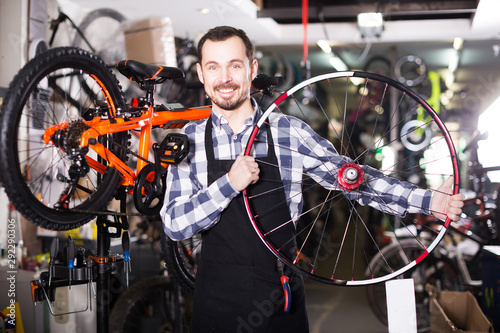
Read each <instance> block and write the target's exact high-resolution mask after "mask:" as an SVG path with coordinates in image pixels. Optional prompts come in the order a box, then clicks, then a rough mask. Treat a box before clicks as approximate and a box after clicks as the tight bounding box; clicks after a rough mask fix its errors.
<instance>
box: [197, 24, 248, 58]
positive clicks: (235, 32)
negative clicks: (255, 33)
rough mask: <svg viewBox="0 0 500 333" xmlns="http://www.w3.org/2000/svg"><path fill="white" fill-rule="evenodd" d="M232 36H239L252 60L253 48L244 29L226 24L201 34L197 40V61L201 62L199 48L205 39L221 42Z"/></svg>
mask: <svg viewBox="0 0 500 333" xmlns="http://www.w3.org/2000/svg"><path fill="white" fill-rule="evenodd" d="M234 36H236V37H239V38H241V40H242V41H243V43H244V44H245V48H246V54H247V57H248V59H249V60H250V61H252V60H253V54H254V49H253V44H252V42H251V41H250V38H248V36H247V34H246V33H245V31H243V30H241V29H236V28H233V27H230V26H227V25H223V26H218V27H215V28H212V29H210V30H209V31H208V32H207V33H206V34H205V35H203V37H201V39H200V41H199V42H198V61H199V62H200V63H201V49H202V48H203V45H204V44H205V42H206V41H207V40H211V41H213V42H222V41H225V40H227V39H229V38H231V37H234Z"/></svg>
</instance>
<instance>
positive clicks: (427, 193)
mask: <svg viewBox="0 0 500 333" xmlns="http://www.w3.org/2000/svg"><path fill="white" fill-rule="evenodd" d="M261 115H262V111H261V110H260V109H259V108H256V109H255V111H254V113H253V115H252V116H251V117H250V118H248V119H246V121H245V123H244V126H243V127H242V128H241V129H240V130H239V131H238V132H237V133H233V131H232V130H231V128H230V127H229V125H228V122H227V120H226V119H225V118H224V117H222V116H221V115H220V114H218V113H216V112H215V111H213V112H212V122H213V132H212V139H213V146H214V157H215V159H218V160H234V159H236V157H237V156H238V155H239V154H240V153H241V151H242V150H243V149H244V148H245V147H244V146H243V145H245V144H246V143H247V142H248V139H249V136H250V134H251V132H252V129H253V127H254V126H255V123H256V122H257V120H258V119H259V117H260V116H261ZM209 119H210V118H209ZM207 121H208V120H202V121H198V122H193V123H190V124H188V125H186V126H185V127H184V129H183V132H184V134H186V135H187V136H188V138H189V143H190V151H189V154H188V155H187V157H186V158H185V159H184V160H183V161H182V162H181V163H179V164H177V165H171V166H170V167H169V170H168V174H167V184H166V188H167V191H166V193H165V201H164V205H163V208H162V210H161V212H160V215H161V217H162V219H163V223H164V229H165V232H166V234H167V235H168V236H169V237H170V238H172V239H174V240H181V239H186V238H189V237H192V236H193V235H194V234H195V233H197V232H200V231H202V230H205V229H209V228H210V227H212V226H214V225H215V224H216V223H217V222H218V221H219V217H220V213H221V212H222V211H223V210H224V209H225V208H226V207H227V206H228V205H229V203H230V202H231V200H232V199H233V198H234V197H236V196H237V195H238V194H239V192H238V191H236V190H235V189H234V188H233V186H232V185H231V183H230V182H229V178H228V176H227V174H226V175H224V176H222V177H221V178H219V179H217V180H216V181H215V182H214V183H212V184H211V185H210V186H208V176H207V166H208V162H207V156H206V153H205V128H206V124H207ZM268 122H269V124H270V128H271V134H272V136H273V141H274V144H275V146H274V149H275V152H276V157H277V159H278V164H279V168H280V172H281V178H282V180H283V185H284V187H285V188H284V190H285V196H286V197H287V198H289V202H288V207H289V210H290V216H291V217H292V219H293V220H294V221H295V222H296V221H297V220H298V219H299V217H300V212H301V211H302V204H303V199H302V195H301V194H300V193H301V192H302V188H301V182H302V178H303V175H304V174H308V175H309V176H310V177H312V179H314V180H316V181H317V182H318V183H319V184H321V185H322V186H323V187H325V188H326V189H331V190H340V189H339V187H338V184H337V181H336V174H337V170H338V169H339V167H340V166H341V165H343V164H344V163H346V162H350V160H349V159H348V158H347V157H345V156H341V155H339V154H338V153H337V151H336V150H335V148H334V147H333V145H332V144H331V143H330V142H329V141H328V140H326V139H324V138H322V137H320V136H319V135H317V134H316V133H315V132H314V131H313V130H312V129H311V128H310V127H309V125H307V124H305V123H304V122H302V121H301V120H299V119H297V118H295V117H291V116H285V115H283V114H281V113H272V114H271V115H270V116H269V117H268ZM266 137H267V134H266V131H262V130H261V131H260V134H259V143H254V149H253V152H252V153H253V156H254V157H256V158H258V157H265V156H267V139H266ZM363 170H364V177H365V184H368V186H364V185H362V186H361V187H360V191H352V192H349V193H344V195H346V196H348V197H349V198H350V199H353V200H357V201H358V202H359V203H360V204H362V205H367V204H368V205H370V206H372V207H374V208H376V209H379V210H381V211H383V212H386V213H389V214H393V215H399V216H404V215H406V214H407V213H424V214H427V215H430V204H431V199H432V191H431V190H423V189H419V188H417V187H416V186H415V185H413V184H410V183H407V182H402V181H399V180H397V179H395V178H390V177H386V176H384V175H383V174H382V173H381V172H380V171H378V170H376V169H374V168H370V167H368V166H363Z"/></svg>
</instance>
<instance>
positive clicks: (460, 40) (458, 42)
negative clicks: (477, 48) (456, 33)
mask: <svg viewBox="0 0 500 333" xmlns="http://www.w3.org/2000/svg"><path fill="white" fill-rule="evenodd" d="M463 45H464V39H463V38H460V37H455V39H454V40H453V48H454V49H455V50H457V51H458V50H461V49H462V46H463Z"/></svg>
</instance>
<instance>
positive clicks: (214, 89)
mask: <svg viewBox="0 0 500 333" xmlns="http://www.w3.org/2000/svg"><path fill="white" fill-rule="evenodd" d="M253 52H254V50H253V45H252V43H251V41H250V40H249V38H248V37H247V35H246V34H245V32H244V31H242V30H239V29H235V28H232V27H227V26H220V27H216V28H213V29H211V30H209V31H208V32H207V34H205V35H204V36H203V37H202V39H201V40H200V42H199V44H198V58H199V64H198V65H197V69H198V76H199V78H200V81H201V82H202V83H203V84H204V87H205V92H206V93H207V95H208V96H209V97H210V99H211V100H212V102H213V107H212V115H211V117H210V118H209V119H206V120H203V121H199V122H194V123H190V124H188V125H187V126H186V127H185V128H184V129H183V131H184V133H185V134H186V135H187V136H188V138H189V142H190V151H189V154H188V155H187V156H186V158H185V159H184V160H183V161H182V162H181V163H179V164H177V165H172V166H171V167H170V168H169V170H168V174H167V183H166V193H165V203H164V206H163V208H162V211H161V213H160V214H161V216H162V219H163V222H164V230H165V233H166V234H167V235H168V236H169V237H170V238H172V239H174V240H182V239H186V238H189V237H192V236H193V235H194V234H195V233H199V232H200V233H201V234H202V239H203V244H202V250H201V251H202V252H201V262H200V264H199V267H198V270H197V272H196V284H195V295H194V309H193V318H192V323H191V332H192V333H196V332H217V333H221V332H273V333H278V332H299V333H302V332H308V331H309V327H308V326H309V324H308V319H307V313H306V308H305V295H304V284H303V281H302V278H301V277H300V276H298V275H296V274H294V272H292V271H290V270H288V267H285V269H284V271H283V272H284V274H285V275H287V276H288V277H289V279H290V289H291V294H292V297H291V300H292V301H291V304H290V305H291V306H290V310H289V311H288V312H285V311H284V305H285V296H284V293H283V288H282V285H281V282H280V277H281V273H282V272H281V271H280V270H279V269H278V266H279V265H278V263H277V260H276V258H275V257H274V255H273V254H272V253H271V252H270V251H269V250H267V248H266V247H265V246H264V245H263V244H262V242H261V240H260V238H259V237H258V236H257V234H256V232H255V231H254V230H253V227H252V225H251V223H250V221H249V218H248V215H247V213H246V210H245V205H244V201H243V195H242V191H243V190H244V189H245V188H247V187H248V186H250V185H251V186H252V188H253V190H254V191H255V193H272V196H271V195H269V197H266V200H262V201H261V202H260V203H259V205H256V207H255V211H254V213H255V214H256V215H258V216H259V223H260V224H262V225H265V226H269V225H273V223H274V222H275V221H293V222H294V223H295V222H296V221H297V219H298V216H300V210H301V207H302V196H301V181H302V175H303V173H307V174H308V175H313V176H314V175H315V176H316V177H321V175H322V172H321V170H320V168H314V167H312V166H311V165H312V164H313V163H319V162H318V161H316V162H314V161H311V159H312V157H311V156H312V155H313V154H309V153H308V149H310V146H308V145H305V144H301V142H302V141H304V142H309V143H310V142H314V145H313V146H316V145H318V146H321V147H324V148H325V152H327V153H328V154H329V156H328V160H329V161H332V163H335V162H334V161H336V160H338V159H339V154H338V153H337V151H336V150H335V148H334V147H333V145H332V144H331V142H329V141H328V140H326V139H324V138H322V137H320V136H319V135H317V134H316V133H315V132H314V131H313V130H312V129H311V128H310V127H309V126H307V125H306V124H304V123H303V122H301V121H300V120H298V119H297V118H294V117H291V116H285V115H281V114H277V115H274V116H273V117H269V119H268V122H269V124H270V125H267V124H266V125H263V126H262V137H261V138H260V139H262V140H261V142H264V143H267V144H262V145H261V146H260V148H257V147H256V148H255V151H252V154H251V155H252V156H243V151H244V148H245V147H244V145H245V144H246V143H247V142H248V140H249V137H250V135H251V133H252V129H253V128H254V126H255V124H256V122H257V120H258V119H259V117H260V116H261V115H262V111H261V110H260V108H259V107H258V106H257V105H256V104H255V101H254V100H253V99H252V98H251V97H250V88H251V82H252V79H254V78H255V76H256V74H257V69H258V64H257V61H256V60H255V59H254V57H253ZM292 123H293V125H292ZM291 128H294V130H297V131H300V134H299V135H297V136H296V138H295V139H294V138H293V137H290V134H289V133H290V129H291ZM297 138H300V140H298V139H297ZM291 140H295V141H294V142H293V144H294V145H297V146H300V149H286V148H285V149H280V145H276V147H275V145H274V144H273V142H290V141H291ZM297 141H299V142H297ZM316 160H317V159H316ZM282 161H293V163H294V165H296V166H297V168H298V169H299V170H298V172H297V173H296V174H298V177H299V179H290V178H287V177H292V176H289V175H288V176H287V173H285V172H283V174H282V173H281V172H280V168H279V167H276V166H280V162H282ZM306 165H309V167H308V168H306ZM260 178H262V179H265V180H266V181H260V182H259V179H260ZM285 183H286V184H289V185H290V186H287V187H285V186H283V184H285ZM333 185H335V184H333ZM451 185H452V184H451V183H450V182H446V183H445V184H444V185H443V187H442V188H440V189H439V190H438V191H435V192H434V193H433V191H431V190H422V189H417V188H415V187H414V186H413V185H412V184H409V183H405V182H399V181H397V180H394V179H389V180H388V179H386V177H379V176H377V177H375V179H374V181H373V191H374V192H375V191H378V190H381V189H382V191H383V190H384V189H387V190H388V191H389V193H393V194H395V195H394V205H393V206H391V209H394V212H396V211H397V212H400V213H401V214H406V212H408V211H410V210H413V211H414V212H422V213H427V214H428V212H430V211H433V212H442V213H441V214H440V216H438V214H436V213H435V216H436V217H439V218H445V217H446V216H448V217H450V218H451V219H453V220H457V219H458V215H459V214H460V213H461V207H462V206H463V194H459V195H455V196H452V195H449V193H451ZM366 192H367V200H366V201H370V200H373V198H374V197H375V196H372V195H371V194H370V191H366ZM398 193H401V194H404V200H400V198H399V197H398V196H397V195H396V194H398ZM286 198H288V200H287V199H286ZM284 202H286V205H284V204H280V203H284ZM287 206H288V207H287ZM393 207H394V208H393ZM262 212H267V213H264V214H263V213H262ZM269 212H270V213H269ZM292 217H293V218H292ZM288 226H289V229H285V228H284V229H285V230H287V231H288V232H289V233H291V235H289V236H290V237H287V238H286V239H291V238H293V236H294V232H295V230H294V228H293V225H292V224H291V223H290V224H288ZM285 246H286V245H285ZM291 247H292V248H293V245H291ZM292 248H290V249H292ZM286 250H288V249H286Z"/></svg>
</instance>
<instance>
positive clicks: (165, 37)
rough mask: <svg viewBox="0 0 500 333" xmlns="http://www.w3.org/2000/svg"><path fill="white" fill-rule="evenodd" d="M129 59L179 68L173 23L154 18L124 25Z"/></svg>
mask: <svg viewBox="0 0 500 333" xmlns="http://www.w3.org/2000/svg"><path fill="white" fill-rule="evenodd" d="M122 27H123V32H124V35H125V49H126V51H127V58H128V59H131V60H137V61H141V62H144V63H147V64H152V65H160V66H170V67H177V57H176V53H175V38H174V31H173V27H172V21H171V20H170V18H168V17H152V18H148V19H145V20H139V21H126V22H124V23H123V24H122Z"/></svg>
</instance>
